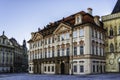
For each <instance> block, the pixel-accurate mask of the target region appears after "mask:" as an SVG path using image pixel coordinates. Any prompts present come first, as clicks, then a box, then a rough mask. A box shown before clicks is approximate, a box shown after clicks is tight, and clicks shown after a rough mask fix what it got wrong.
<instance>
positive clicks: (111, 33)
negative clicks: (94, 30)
mask: <svg viewBox="0 0 120 80" xmlns="http://www.w3.org/2000/svg"><path fill="white" fill-rule="evenodd" d="M110 36H113V29H112V27H111V28H110Z"/></svg>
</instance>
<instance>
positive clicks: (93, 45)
mask: <svg viewBox="0 0 120 80" xmlns="http://www.w3.org/2000/svg"><path fill="white" fill-rule="evenodd" d="M94 50H95V49H94V45H92V54H93V55H94V54H95V52H94Z"/></svg>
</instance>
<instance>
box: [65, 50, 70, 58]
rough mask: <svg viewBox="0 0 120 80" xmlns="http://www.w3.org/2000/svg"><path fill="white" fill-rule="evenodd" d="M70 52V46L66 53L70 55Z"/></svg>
mask: <svg viewBox="0 0 120 80" xmlns="http://www.w3.org/2000/svg"><path fill="white" fill-rule="evenodd" d="M69 54H70V48H67V50H66V55H67V56H69Z"/></svg>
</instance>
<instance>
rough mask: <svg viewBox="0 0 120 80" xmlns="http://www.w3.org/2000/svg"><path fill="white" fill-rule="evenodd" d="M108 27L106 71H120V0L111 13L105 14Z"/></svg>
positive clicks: (106, 26)
mask: <svg viewBox="0 0 120 80" xmlns="http://www.w3.org/2000/svg"><path fill="white" fill-rule="evenodd" d="M102 21H103V23H104V28H105V29H106V31H107V33H106V49H105V52H106V53H105V54H106V72H120V0H118V1H117V4H116V5H115V7H114V9H113V11H112V13H111V14H109V15H106V16H103V17H102Z"/></svg>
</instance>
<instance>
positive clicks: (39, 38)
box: [28, 8, 105, 74]
mask: <svg viewBox="0 0 120 80" xmlns="http://www.w3.org/2000/svg"><path fill="white" fill-rule="evenodd" d="M99 18H100V17H99V16H93V15H92V9H91V8H88V13H87V12H84V11H81V12H78V13H75V14H73V15H70V16H68V17H66V18H63V19H61V20H59V21H55V22H54V23H50V24H48V25H47V26H45V27H44V28H43V29H40V28H39V29H38V31H37V32H32V33H31V39H30V40H29V41H28V43H29V52H28V64H29V73H39V74H96V73H104V71H105V54H104V49H105V42H104V40H105V29H104V28H103V23H102V22H101V21H100V20H99Z"/></svg>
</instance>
